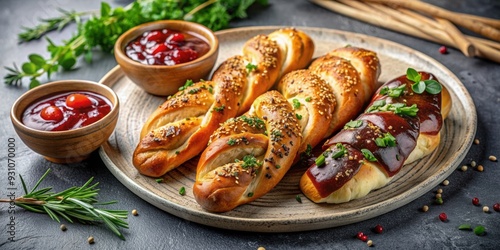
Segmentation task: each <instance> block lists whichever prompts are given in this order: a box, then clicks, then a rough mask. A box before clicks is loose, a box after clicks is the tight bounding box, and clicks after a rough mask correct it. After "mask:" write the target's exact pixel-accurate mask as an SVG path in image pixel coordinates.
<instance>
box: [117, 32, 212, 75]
mask: <svg viewBox="0 0 500 250" xmlns="http://www.w3.org/2000/svg"><path fill="white" fill-rule="evenodd" d="M209 50H210V46H209V45H208V43H207V42H205V41H203V40H202V39H200V38H199V37H196V36H194V35H192V34H189V33H183V32H179V31H175V30H168V29H159V30H152V31H148V32H144V34H143V35H142V36H139V37H137V38H136V39H134V40H133V41H132V42H130V43H129V44H128V45H127V46H126V47H125V54H126V55H127V56H128V57H129V58H130V59H132V60H134V61H137V62H140V63H142V64H146V65H168V66H171V65H177V64H181V63H186V62H190V61H193V60H195V59H197V58H199V57H201V56H203V55H204V54H206V53H207V52H208V51H209Z"/></svg>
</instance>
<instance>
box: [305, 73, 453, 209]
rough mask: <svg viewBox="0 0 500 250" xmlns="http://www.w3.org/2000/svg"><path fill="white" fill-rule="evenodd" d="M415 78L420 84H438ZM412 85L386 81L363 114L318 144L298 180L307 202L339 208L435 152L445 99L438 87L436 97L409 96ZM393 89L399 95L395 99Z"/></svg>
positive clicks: (445, 93) (430, 77) (402, 80)
mask: <svg viewBox="0 0 500 250" xmlns="http://www.w3.org/2000/svg"><path fill="white" fill-rule="evenodd" d="M418 73H419V74H420V76H421V79H422V80H435V81H438V80H437V79H436V77H435V76H433V75H432V74H430V73H427V72H418ZM412 83H413V82H411V81H410V80H408V78H407V76H406V75H405V76H401V77H398V78H396V79H394V80H391V81H388V82H387V83H386V84H384V85H383V86H382V87H381V88H380V89H379V90H378V91H377V94H376V95H375V96H374V97H373V99H372V101H371V103H370V104H369V105H368V108H367V109H366V111H365V112H364V113H363V114H361V115H360V116H359V117H358V118H357V119H356V120H355V121H352V122H349V123H348V124H346V126H345V127H344V129H343V130H342V131H341V132H339V133H338V134H337V135H335V136H334V137H332V138H331V139H329V140H328V141H327V142H326V143H325V144H324V146H323V149H324V150H325V151H324V152H323V153H322V154H321V155H320V156H319V157H318V158H317V159H316V163H315V164H313V165H312V166H310V167H309V169H308V170H307V171H306V173H305V174H304V175H303V176H302V178H301V180H300V188H301V190H302V192H303V193H304V194H305V195H306V196H307V197H308V198H309V199H310V200H312V201H313V202H316V203H324V202H326V203H342V202H348V201H350V200H353V199H358V198H361V197H364V196H366V195H367V194H368V193H369V192H370V191H372V190H375V189H378V188H381V187H383V186H385V185H387V183H389V182H390V181H391V179H392V178H393V177H394V175H396V174H397V173H398V172H399V171H400V170H401V168H402V167H403V165H404V164H408V163H410V162H413V161H416V160H419V159H421V158H422V157H425V156H426V155H428V154H430V153H431V152H432V151H433V150H435V148H436V147H437V146H438V145H439V141H440V131H441V127H442V125H443V120H444V118H445V117H446V116H447V114H448V112H449V110H450V108H451V98H450V96H449V93H448V91H447V90H446V89H445V88H444V87H443V88H442V90H441V92H439V93H437V94H429V93H427V92H423V93H421V94H418V93H415V92H414V91H413V90H412V88H411V85H412ZM398 88H400V89H403V90H401V93H400V95H399V96H395V95H394V94H392V93H394V92H393V91H397V90H396V89H398ZM389 93H391V94H389ZM390 95H393V96H392V97H391V96H390ZM413 105H415V106H413Z"/></svg>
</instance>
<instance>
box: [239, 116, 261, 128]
mask: <svg viewBox="0 0 500 250" xmlns="http://www.w3.org/2000/svg"><path fill="white" fill-rule="evenodd" d="M239 119H241V120H242V121H244V122H245V123H247V124H248V125H250V126H252V127H256V128H258V129H263V128H265V127H266V124H265V123H264V121H263V120H262V119H260V118H258V117H255V116H251V117H247V116H244V115H242V116H240V117H239Z"/></svg>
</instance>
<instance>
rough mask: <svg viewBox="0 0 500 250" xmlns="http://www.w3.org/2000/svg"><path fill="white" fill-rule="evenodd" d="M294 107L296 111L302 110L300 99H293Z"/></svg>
mask: <svg viewBox="0 0 500 250" xmlns="http://www.w3.org/2000/svg"><path fill="white" fill-rule="evenodd" d="M292 106H293V108H294V109H299V108H300V101H299V100H298V99H292Z"/></svg>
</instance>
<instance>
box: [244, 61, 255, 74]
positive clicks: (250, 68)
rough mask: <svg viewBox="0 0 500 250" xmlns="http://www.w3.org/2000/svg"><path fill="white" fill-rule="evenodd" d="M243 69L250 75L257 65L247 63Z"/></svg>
mask: <svg viewBox="0 0 500 250" xmlns="http://www.w3.org/2000/svg"><path fill="white" fill-rule="evenodd" d="M245 68H246V69H247V72H248V73H251V72H252V71H254V70H256V69H257V65H255V64H251V63H248V64H247V65H246V66H245Z"/></svg>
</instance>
